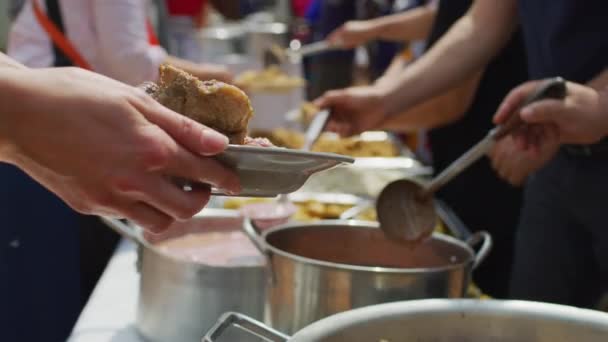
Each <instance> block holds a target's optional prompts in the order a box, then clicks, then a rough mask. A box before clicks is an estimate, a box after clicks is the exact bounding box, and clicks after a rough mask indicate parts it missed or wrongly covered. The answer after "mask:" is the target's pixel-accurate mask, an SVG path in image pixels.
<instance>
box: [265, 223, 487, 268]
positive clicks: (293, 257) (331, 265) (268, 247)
mask: <svg viewBox="0 0 608 342" xmlns="http://www.w3.org/2000/svg"><path fill="white" fill-rule="evenodd" d="M307 226H327V227H330V226H346V227H351V228H360V229H379V228H380V226H379V224H378V223H377V222H370V221H357V220H349V221H343V220H323V221H319V222H314V223H308V224H304V223H288V224H286V225H281V226H279V227H275V228H271V229H269V230H266V231H264V232H263V233H262V235H261V240H262V243H263V245H264V248H265V249H266V250H267V251H268V252H270V253H271V254H277V255H280V256H282V257H285V258H287V259H291V260H295V261H297V262H300V263H304V264H311V265H315V266H321V267H327V268H333V269H338V270H344V271H356V272H372V273H394V274H404V273H407V274H421V273H425V274H428V273H440V272H446V271H453V270H456V269H462V268H466V267H469V266H472V265H473V263H474V261H475V255H476V254H475V251H473V248H471V246H469V245H468V244H466V243H465V242H462V241H460V240H458V239H455V238H453V237H451V236H448V235H445V234H440V233H433V235H432V236H431V238H432V239H437V240H441V241H443V242H447V243H449V244H451V245H455V246H457V247H459V248H461V249H464V250H465V251H466V252H467V253H468V258H467V259H466V260H465V261H463V262H460V263H455V264H447V265H444V266H440V267H416V268H406V267H401V268H399V267H374V266H360V265H349V264H340V263H335V262H331V261H324V260H318V259H311V258H307V257H303V256H300V255H297V254H293V253H289V252H286V251H284V250H282V249H279V248H277V247H275V246H273V245H271V244H270V243H268V236H269V235H271V234H273V233H276V232H279V231H283V230H288V229H297V228H303V227H307Z"/></svg>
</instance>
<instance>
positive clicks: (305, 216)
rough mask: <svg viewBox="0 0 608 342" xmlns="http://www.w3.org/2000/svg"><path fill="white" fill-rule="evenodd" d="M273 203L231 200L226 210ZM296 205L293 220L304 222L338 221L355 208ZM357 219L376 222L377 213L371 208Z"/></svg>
mask: <svg viewBox="0 0 608 342" xmlns="http://www.w3.org/2000/svg"><path fill="white" fill-rule="evenodd" d="M272 201H273V200H272V199H263V198H229V199H226V201H225V202H224V208H225V209H234V210H237V209H241V208H242V207H244V206H247V205H251V204H257V203H268V202H272ZM294 204H295V205H296V212H295V214H294V215H293V217H292V218H293V219H294V220H297V221H303V222H310V221H317V220H334V219H338V218H340V215H341V214H342V213H343V212H345V211H346V210H348V209H350V208H352V207H353V205H352V204H339V203H323V202H320V201H315V200H307V201H295V202H294ZM356 219H358V220H365V221H375V220H376V211H375V210H374V209H373V208H370V209H368V210H365V211H364V212H362V213H361V214H359V215H358V216H357V217H356Z"/></svg>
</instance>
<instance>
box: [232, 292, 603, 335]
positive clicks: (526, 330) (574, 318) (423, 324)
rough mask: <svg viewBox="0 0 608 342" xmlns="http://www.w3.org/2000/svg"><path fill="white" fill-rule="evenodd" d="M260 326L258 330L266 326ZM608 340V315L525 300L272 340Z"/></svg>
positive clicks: (333, 325)
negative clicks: (607, 338)
mask: <svg viewBox="0 0 608 342" xmlns="http://www.w3.org/2000/svg"><path fill="white" fill-rule="evenodd" d="M241 318H242V316H241ZM251 324H252V325H253V324H254V323H251ZM255 325H256V329H258V331H259V329H261V328H262V327H263V325H261V324H260V323H259V322H257V323H255ZM270 330H271V329H269V331H270ZM607 336H608V315H607V314H605V313H601V312H597V311H591V310H584V309H578V308H574V307H568V306H561V305H554V304H545V303H535V302H524V301H495V300H488V301H477V300H462V299H461V300H445V299H427V300H417V301H407V302H399V303H390V304H382V305H375V306H371V307H367V308H361V309H357V310H352V311H349V312H345V313H341V314H337V315H334V316H331V317H329V318H326V319H324V320H321V321H319V322H316V323H314V324H312V325H310V326H307V327H306V328H304V329H302V330H300V331H298V332H297V333H296V334H295V335H294V336H293V337H291V338H289V339H287V340H285V339H279V338H276V339H269V340H270V341H273V342H285V341H289V342H378V341H388V342H573V341H576V342H602V341H606V337H607Z"/></svg>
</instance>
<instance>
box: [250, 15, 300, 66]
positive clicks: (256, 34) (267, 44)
mask: <svg viewBox="0 0 608 342" xmlns="http://www.w3.org/2000/svg"><path fill="white" fill-rule="evenodd" d="M246 32H247V33H246V36H247V43H246V51H247V54H249V55H250V56H252V57H254V58H256V59H257V60H259V61H262V60H263V58H264V53H265V51H267V50H268V49H270V48H271V47H272V46H273V45H278V46H286V45H287V43H288V40H289V30H288V26H287V25H286V24H284V23H279V22H274V23H249V24H247V25H246Z"/></svg>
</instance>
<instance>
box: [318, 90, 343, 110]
mask: <svg viewBox="0 0 608 342" xmlns="http://www.w3.org/2000/svg"><path fill="white" fill-rule="evenodd" d="M343 94H344V92H343V91H341V90H330V91H328V92H326V93H325V94H323V96H321V97H320V98H318V99H316V100H315V101H313V104H314V105H315V106H316V107H318V108H321V109H324V108H330V107H334V106H336V105H339V104H340V103H341V102H342V98H343Z"/></svg>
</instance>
